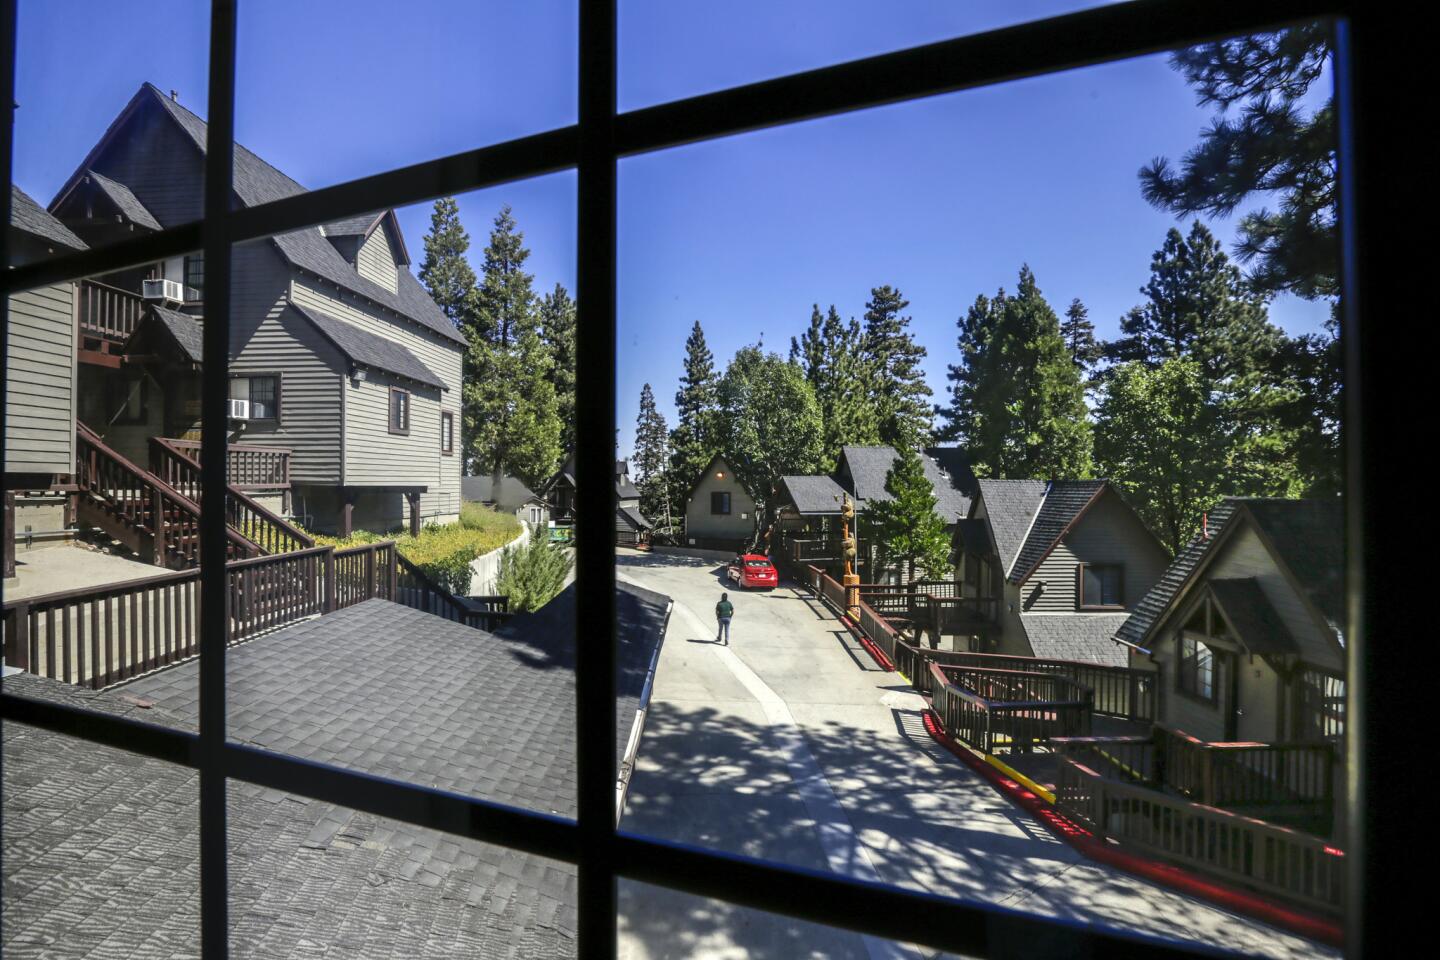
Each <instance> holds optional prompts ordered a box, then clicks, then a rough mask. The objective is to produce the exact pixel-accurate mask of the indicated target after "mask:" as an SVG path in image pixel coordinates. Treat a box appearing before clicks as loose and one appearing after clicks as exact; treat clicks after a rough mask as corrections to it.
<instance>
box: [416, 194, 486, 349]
mask: <svg viewBox="0 0 1440 960" xmlns="http://www.w3.org/2000/svg"><path fill="white" fill-rule="evenodd" d="M424 243H425V256H424V258H423V259H422V260H421V261H420V282H421V283H422V284H424V286H425V289H426V291H427V292H429V294H430V299H432V300H434V301H435V305H436V306H438V307H439V308H440V310H441V312H443V313H444V314H445V316H447V317H449V318H450V322H451V323H453V324H455V326H456V327H457V328H459V329H463V328H464V324H465V321H466V318H467V316H468V314H469V311H470V310H472V309H473V308H474V297H475V270H474V269H473V268H472V267H471V266H470V262H469V261H468V260H467V259H466V258H465V253H466V251H468V250H469V249H470V235H469V234H468V233H466V232H465V227H464V226H462V225H461V223H460V207H459V205H458V204H457V203H456V202H455V198H454V197H441V198H440V199H439V200H436V201H435V209H434V211H432V212H431V214H430V232H429V233H427V234H425V240H424Z"/></svg>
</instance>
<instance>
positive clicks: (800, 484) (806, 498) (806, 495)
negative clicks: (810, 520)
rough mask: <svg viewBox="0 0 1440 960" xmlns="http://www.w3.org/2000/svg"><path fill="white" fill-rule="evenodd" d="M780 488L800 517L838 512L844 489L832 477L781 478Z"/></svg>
mask: <svg viewBox="0 0 1440 960" xmlns="http://www.w3.org/2000/svg"><path fill="white" fill-rule="evenodd" d="M780 486H781V488H783V489H784V491H785V493H786V495H787V496H788V497H789V498H790V502H791V503H793V504H795V509H796V510H797V511H799V513H800V514H801V515H802V516H813V515H816V514H838V513H839V512H840V500H839V497H840V495H841V494H843V493H844V492H845V488H844V487H842V486H840V484H838V483H836V482H835V480H834V478H833V477H781V478H780Z"/></svg>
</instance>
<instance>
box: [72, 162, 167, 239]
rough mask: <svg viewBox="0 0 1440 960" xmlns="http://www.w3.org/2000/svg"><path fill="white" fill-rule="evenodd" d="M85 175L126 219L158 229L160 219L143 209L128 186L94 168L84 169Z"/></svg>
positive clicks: (151, 228)
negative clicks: (97, 171)
mask: <svg viewBox="0 0 1440 960" xmlns="http://www.w3.org/2000/svg"><path fill="white" fill-rule="evenodd" d="M85 176H87V177H89V178H90V179H91V180H92V181H94V183H95V186H97V187H99V188H100V192H101V193H103V194H105V195H106V196H107V197H109V198H110V202H111V203H113V204H115V206H116V207H117V208H119V210H120V212H121V213H123V214H124V215H125V218H126V219H127V220H130V221H131V222H132V223H138V224H139V225H140V226H142V227H146V228H148V229H150V230H159V229H160V221H159V220H156V219H155V216H154V214H152V213H151V212H150V211H149V210H147V209H145V204H143V203H141V202H140V200H139V198H138V197H136V196H135V194H133V193H131V192H130V188H129V187H127V186H125V184H123V183H120V182H119V181H117V180H111V179H110V178H109V177H107V176H105V175H104V174H100V173H96V172H95V171H94V170H86V171H85Z"/></svg>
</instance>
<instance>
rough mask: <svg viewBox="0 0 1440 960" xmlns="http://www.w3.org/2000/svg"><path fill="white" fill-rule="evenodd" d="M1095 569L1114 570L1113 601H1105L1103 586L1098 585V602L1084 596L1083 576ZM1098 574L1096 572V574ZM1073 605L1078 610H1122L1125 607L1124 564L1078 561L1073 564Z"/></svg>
mask: <svg viewBox="0 0 1440 960" xmlns="http://www.w3.org/2000/svg"><path fill="white" fill-rule="evenodd" d="M1097 571H1105V572H1110V571H1114V574H1115V579H1116V584H1115V596H1116V597H1117V598H1118V599H1117V600H1116V601H1115V602H1114V603H1106V602H1105V587H1104V583H1103V576H1102V578H1101V579H1102V583H1101V587H1100V602H1099V603H1094V602H1092V601H1090V600H1087V599H1086V597H1085V576H1086V574H1089V573H1096V572H1097ZM1097 575H1098V574H1097ZM1075 606H1076V608H1077V609H1079V610H1124V609H1125V565H1124V564H1123V563H1080V564H1076V566H1075Z"/></svg>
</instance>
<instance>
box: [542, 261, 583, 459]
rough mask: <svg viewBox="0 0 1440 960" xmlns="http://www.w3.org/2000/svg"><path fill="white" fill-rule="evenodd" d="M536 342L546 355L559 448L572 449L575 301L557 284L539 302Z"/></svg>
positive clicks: (573, 439) (573, 432)
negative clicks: (538, 338) (552, 390)
mask: <svg viewBox="0 0 1440 960" xmlns="http://www.w3.org/2000/svg"><path fill="white" fill-rule="evenodd" d="M540 340H541V342H543V343H544V344H545V349H546V350H547V351H548V352H549V353H550V359H551V362H552V366H551V368H550V383H551V384H552V385H553V386H554V388H555V402H556V409H557V412H558V414H559V417H560V445H561V447H563V448H564V449H565V450H573V449H575V301H574V300H572V299H570V294H569V293H568V292H566V290H565V288H564V287H563V286H561V285H560V284H558V283H557V284H555V289H554V290H552V291H551V292H550V293H547V294H545V296H544V297H542V298H540Z"/></svg>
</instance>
